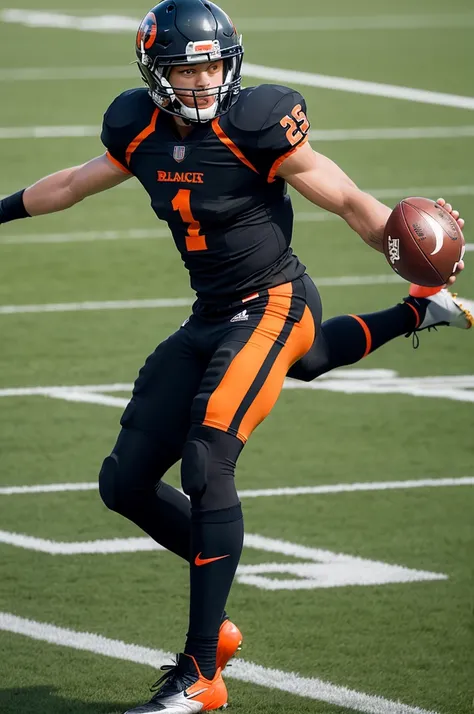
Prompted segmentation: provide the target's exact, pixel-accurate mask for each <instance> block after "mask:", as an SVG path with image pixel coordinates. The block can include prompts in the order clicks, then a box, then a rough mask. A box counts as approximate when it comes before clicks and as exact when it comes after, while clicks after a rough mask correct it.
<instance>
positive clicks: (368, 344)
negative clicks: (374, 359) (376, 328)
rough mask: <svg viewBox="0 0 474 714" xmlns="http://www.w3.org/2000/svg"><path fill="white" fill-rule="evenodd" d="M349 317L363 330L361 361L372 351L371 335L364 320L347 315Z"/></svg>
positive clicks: (356, 316) (357, 316)
mask: <svg viewBox="0 0 474 714" xmlns="http://www.w3.org/2000/svg"><path fill="white" fill-rule="evenodd" d="M349 317H353V318H354V320H357V322H358V323H359V325H360V326H361V327H362V329H363V330H364V335H365V352H364V354H363V355H362V359H364V357H367V355H368V354H369V352H370V350H371V349H372V335H371V333H370V330H369V326H368V325H367V323H366V322H364V320H363V319H362V318H361V317H359V315H349Z"/></svg>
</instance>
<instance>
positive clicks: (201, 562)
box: [194, 553, 230, 565]
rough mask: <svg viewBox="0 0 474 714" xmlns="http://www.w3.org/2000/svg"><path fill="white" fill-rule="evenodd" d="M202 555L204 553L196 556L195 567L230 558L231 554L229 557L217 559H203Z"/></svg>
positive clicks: (221, 556) (218, 557) (224, 556)
mask: <svg viewBox="0 0 474 714" xmlns="http://www.w3.org/2000/svg"><path fill="white" fill-rule="evenodd" d="M201 555H202V553H198V555H196V559H195V561H194V565H207V564H208V563H213V562H214V561H215V560H222V559H223V558H229V557H230V553H229V554H228V555H218V556H217V558H201Z"/></svg>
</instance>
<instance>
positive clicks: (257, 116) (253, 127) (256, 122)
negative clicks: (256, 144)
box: [229, 84, 301, 132]
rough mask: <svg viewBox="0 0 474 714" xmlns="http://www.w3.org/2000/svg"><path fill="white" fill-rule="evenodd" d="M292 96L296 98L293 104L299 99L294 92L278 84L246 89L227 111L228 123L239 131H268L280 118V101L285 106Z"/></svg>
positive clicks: (297, 93)
mask: <svg viewBox="0 0 474 714" xmlns="http://www.w3.org/2000/svg"><path fill="white" fill-rule="evenodd" d="M292 95H294V96H295V97H296V100H295V102H297V101H298V97H301V95H300V93H299V92H297V91H296V90H294V89H290V88H289V87H283V86H280V85H279V84H260V85H259V86H258V87H247V88H245V89H243V90H242V91H241V93H240V97H239V99H238V101H237V102H236V103H235V104H234V106H233V107H232V109H231V110H230V111H229V121H230V123H231V124H232V125H233V126H234V127H235V128H236V129H239V130H240V131H250V132H258V131H262V130H265V129H269V128H271V127H272V126H274V125H275V124H277V123H278V122H279V121H280V119H281V117H282V114H281V111H279V109H278V105H279V104H280V103H281V101H282V100H286V101H285V104H286V102H288V101H289V100H291V99H292ZM295 102H293V105H294V104H295ZM290 103H291V102H290ZM293 105H292V106H293ZM285 111H286V110H285Z"/></svg>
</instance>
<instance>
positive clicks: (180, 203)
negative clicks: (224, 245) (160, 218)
mask: <svg viewBox="0 0 474 714" xmlns="http://www.w3.org/2000/svg"><path fill="white" fill-rule="evenodd" d="M171 205H172V206H173V210H174V211H179V215H180V216H181V219H182V221H183V223H188V224H189V225H188V233H187V235H186V250H187V251H189V252H190V251H192V250H207V244H206V236H203V235H201V226H200V225H199V221H196V219H195V218H194V216H193V214H192V213H191V190H190V189H188V188H180V189H179V191H178V193H177V194H176V196H175V197H174V198H173V200H172V201H171Z"/></svg>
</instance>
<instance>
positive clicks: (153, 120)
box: [125, 107, 160, 166]
mask: <svg viewBox="0 0 474 714" xmlns="http://www.w3.org/2000/svg"><path fill="white" fill-rule="evenodd" d="M159 113H160V110H159V109H158V107H157V108H156V109H155V111H154V112H153V116H152V117H151V121H150V123H149V124H148V126H146V127H145V128H144V129H143V131H141V132H140V133H139V134H138V136H136V137H135V138H134V139H133V141H131V142H130V144H129V145H128V147H127V152H126V154H125V161H126V162H127V166H130V160H131V158H132V154H133V152H134V151H136V149H137V148H138V147H139V146H140V144H141V143H142V141H145V139H146V138H147V137H148V136H150V134H153V132H154V131H155V126H156V120H157V118H158V114H159Z"/></svg>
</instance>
